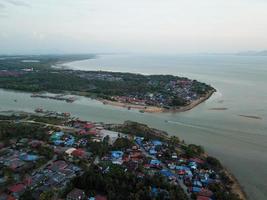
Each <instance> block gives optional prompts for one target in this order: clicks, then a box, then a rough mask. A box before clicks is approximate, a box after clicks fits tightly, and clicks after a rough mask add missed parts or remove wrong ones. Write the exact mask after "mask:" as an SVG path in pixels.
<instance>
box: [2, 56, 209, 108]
mask: <svg viewBox="0 0 267 200" xmlns="http://www.w3.org/2000/svg"><path fill="white" fill-rule="evenodd" d="M92 57H93V55H79V56H78V55H76V56H74V55H72V56H71V55H69V56H19V57H5V58H4V59H0V87H1V88H6V89H14V90H22V91H28V92H42V91H48V92H52V93H62V92H71V93H74V94H79V95H84V96H90V97H94V98H102V99H108V100H114V96H125V97H127V98H133V99H141V100H145V101H146V104H147V105H156V106H161V105H163V106H170V107H179V106H184V105H186V104H187V103H188V100H187V99H186V98H187V97H188V96H189V97H190V96H191V97H194V98H199V97H201V96H204V95H206V94H207V93H209V92H210V91H212V90H213V88H212V87H211V86H209V85H207V84H205V83H201V82H198V81H195V80H189V79H187V78H184V77H178V76H172V75H149V76H145V75H141V74H131V73H118V72H102V71H73V70H63V69H54V68H51V66H52V65H55V64H57V63H58V62H66V61H71V60H76V59H86V58H92ZM25 60H26V61H27V60H29V61H31V60H33V61H38V62H28V61H27V62H22V61H25ZM31 68H32V69H33V70H30V71H27V69H31ZM25 69H26V70H25ZM3 70H4V71H3ZM179 82H181V83H179ZM184 82H186V84H189V85H184ZM179 84H180V85H179ZM151 95H152V96H153V98H152V97H151ZM194 95H196V96H194Z"/></svg>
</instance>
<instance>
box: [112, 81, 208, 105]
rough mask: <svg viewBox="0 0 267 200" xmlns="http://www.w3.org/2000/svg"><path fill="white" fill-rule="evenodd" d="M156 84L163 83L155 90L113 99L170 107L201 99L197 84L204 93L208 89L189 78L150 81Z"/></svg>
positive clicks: (134, 103) (136, 103) (122, 101)
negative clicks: (160, 81) (161, 81)
mask: <svg viewBox="0 0 267 200" xmlns="http://www.w3.org/2000/svg"><path fill="white" fill-rule="evenodd" d="M155 84H156V85H158V84H160V85H161V84H162V85H161V86H160V87H161V88H162V89H161V90H160V89H159V90H158V91H154V92H145V93H143V92H137V93H135V94H129V95H126V96H113V97H112V99H113V100H114V101H118V102H121V103H129V104H133V105H140V106H149V105H151V106H158V107H166V108H168V107H172V106H179V105H180V106H184V105H187V104H190V103H191V102H193V101H195V100H197V99H199V98H200V97H201V95H200V94H198V93H197V91H196V90H195V86H196V85H198V87H199V90H200V91H201V93H202V94H205V93H206V92H207V90H208V88H207V87H206V85H204V84H201V83H196V82H195V81H192V80H189V79H182V80H175V81H173V80H171V81H169V82H163V83H158V82H157V83H155V81H151V82H149V85H152V86H153V85H155ZM163 91H164V92H163ZM174 99H179V102H174Z"/></svg>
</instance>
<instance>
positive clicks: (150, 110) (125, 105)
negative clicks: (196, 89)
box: [96, 90, 216, 113]
mask: <svg viewBox="0 0 267 200" xmlns="http://www.w3.org/2000/svg"><path fill="white" fill-rule="evenodd" d="M214 92H216V90H212V91H210V92H209V93H207V94H206V95H205V96H203V97H201V98H199V99H197V100H195V101H193V102H192V103H190V104H189V105H186V106H183V107H180V108H173V109H166V108H162V107H157V106H145V105H136V104H131V103H123V102H118V101H110V100H105V99H96V100H98V101H101V102H102V103H103V104H104V105H111V106H117V107H122V108H127V109H129V110H130V109H134V110H139V111H140V112H146V113H164V112H185V111H188V110H191V109H193V108H195V107H196V106H198V105H199V104H201V103H203V102H205V101H206V100H208V99H209V98H210V97H211V96H212V95H213V93H214Z"/></svg>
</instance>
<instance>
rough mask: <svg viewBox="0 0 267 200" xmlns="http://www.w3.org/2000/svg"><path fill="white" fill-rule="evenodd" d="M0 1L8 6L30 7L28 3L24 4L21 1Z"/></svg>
mask: <svg viewBox="0 0 267 200" xmlns="http://www.w3.org/2000/svg"><path fill="white" fill-rule="evenodd" d="M2 1H4V2H6V3H9V4H12V5H13V6H24V7H30V5H29V4H28V3H26V2H25V1H22V0H2ZM2 5H3V4H2ZM4 6H5V5H4Z"/></svg>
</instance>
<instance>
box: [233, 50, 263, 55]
mask: <svg viewBox="0 0 267 200" xmlns="http://www.w3.org/2000/svg"><path fill="white" fill-rule="evenodd" d="M236 55H239V56H267V50H264V51H246V52H239V53H237V54H236Z"/></svg>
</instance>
